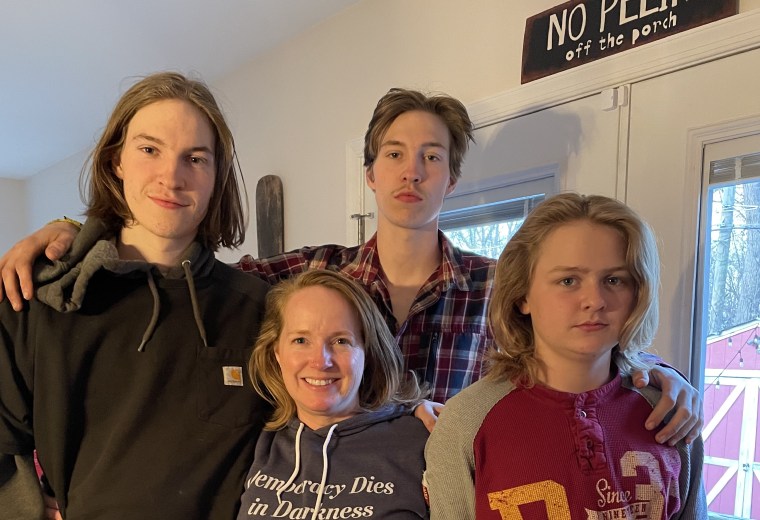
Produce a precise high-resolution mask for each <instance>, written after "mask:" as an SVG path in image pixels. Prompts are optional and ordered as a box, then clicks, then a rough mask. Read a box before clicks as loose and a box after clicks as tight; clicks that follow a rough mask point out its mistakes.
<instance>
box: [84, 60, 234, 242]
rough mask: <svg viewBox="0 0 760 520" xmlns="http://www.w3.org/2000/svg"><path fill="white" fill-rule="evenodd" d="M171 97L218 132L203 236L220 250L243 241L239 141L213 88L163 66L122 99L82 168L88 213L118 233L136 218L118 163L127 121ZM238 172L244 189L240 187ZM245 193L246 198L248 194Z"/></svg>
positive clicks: (215, 134) (201, 225)
mask: <svg viewBox="0 0 760 520" xmlns="http://www.w3.org/2000/svg"><path fill="white" fill-rule="evenodd" d="M167 99H177V100H181V101H186V102H188V103H190V104H191V105H193V106H194V107H195V108H197V109H198V110H200V111H201V113H203V114H204V115H205V116H206V118H207V119H208V122H209V125H210V126H211V130H212V131H213V133H214V137H215V143H214V164H215V165H216V175H215V176H214V190H213V192H212V194H211V200H210V201H209V205H208V210H207V212H206V216H205V217H204V219H203V221H202V222H201V224H200V226H199V227H198V237H197V240H199V241H200V242H201V243H202V244H203V245H204V246H205V247H207V248H209V249H211V250H212V251H216V250H217V249H219V247H237V246H240V245H241V244H242V243H243V240H244V238H245V228H246V226H247V212H246V211H245V210H244V208H247V207H248V197H247V193H246V190H245V181H244V180H243V178H242V175H240V172H239V171H238V170H237V169H236V168H235V142H234V140H233V138H232V132H231V131H230V128H229V126H227V122H226V121H225V119H224V115H223V114H222V111H221V109H220V108H219V106H218V105H217V103H216V100H215V99H214V96H213V94H212V93H211V91H210V90H209V88H208V87H207V86H206V85H205V84H204V83H203V82H201V81H198V80H191V79H188V78H186V77H185V76H183V75H181V74H178V73H175V72H161V73H157V74H152V75H150V76H147V77H145V78H143V79H142V80H141V81H139V82H137V83H136V84H134V85H133V86H132V87H131V88H130V89H129V90H127V92H126V93H124V95H123V96H122V97H121V99H119V101H118V102H117V103H116V106H115V107H114V109H113V112H112V113H111V116H110V118H109V119H108V123H107V124H106V128H105V130H104V131H103V134H102V135H101V136H100V139H99V140H98V144H97V145H96V146H95V149H94V150H93V151H92V153H91V154H90V157H89V160H88V161H87V163H86V164H85V166H84V168H83V169H82V176H81V177H80V191H81V192H82V194H85V193H86V194H87V196H86V197H85V198H86V200H87V211H86V215H87V216H88V217H98V218H100V219H102V220H103V221H104V222H105V224H106V226H107V228H108V229H109V230H110V231H111V232H112V233H117V232H118V231H119V230H120V229H122V228H123V227H125V226H126V225H128V224H129V223H130V222H132V221H133V219H134V216H133V215H132V212H131V211H130V209H129V206H128V205H127V202H126V200H125V198H124V184H123V181H122V180H121V179H119V177H118V176H117V175H116V165H117V164H118V162H119V156H120V154H121V150H122V148H123V146H124V141H125V139H126V136H127V127H128V126H129V123H130V121H132V118H133V117H134V116H135V114H136V113H137V112H138V111H139V110H140V109H141V108H143V107H145V106H147V105H150V104H151V103H155V102H157V101H163V100H167ZM238 176H239V177H240V183H241V185H242V190H241V188H240V187H238ZM243 199H244V200H243Z"/></svg>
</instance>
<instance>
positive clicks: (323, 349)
mask: <svg viewBox="0 0 760 520" xmlns="http://www.w3.org/2000/svg"><path fill="white" fill-rule="evenodd" d="M309 364H310V365H311V367H312V368H319V369H324V368H329V367H331V366H332V365H333V361H332V351H331V350H330V346H329V345H321V346H317V347H315V348H314V349H312V352H311V356H310V359H309Z"/></svg>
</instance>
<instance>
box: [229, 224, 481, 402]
mask: <svg viewBox="0 0 760 520" xmlns="http://www.w3.org/2000/svg"><path fill="white" fill-rule="evenodd" d="M438 235H439V243H440V244H441V251H442V253H443V261H442V262H441V265H440V267H439V268H438V270H437V271H436V272H435V273H433V274H432V275H431V276H430V278H429V279H428V281H427V282H425V284H424V285H423V286H422V287H421V288H420V291H419V292H418V293H417V297H416V299H415V300H414V303H413V304H412V307H411V309H410V310H409V316H408V317H407V318H406V321H405V322H404V323H402V324H401V325H400V326H399V325H398V324H397V323H396V318H395V317H394V316H393V312H392V308H391V300H390V296H389V294H388V289H387V286H386V283H385V277H384V275H383V273H382V269H381V268H380V260H379V258H378V255H377V246H376V240H375V237H374V236H373V237H372V238H371V239H370V240H369V241H368V242H366V243H365V244H363V245H361V246H354V247H344V246H339V245H325V246H318V247H304V248H302V249H297V250H295V251H291V252H289V253H283V254H281V255H277V256H273V257H270V258H264V259H255V258H253V257H252V256H250V255H246V256H244V257H243V258H241V259H240V261H239V262H238V263H237V264H235V267H237V268H238V269H241V270H242V271H244V272H248V273H253V274H257V275H258V276H261V277H262V278H264V279H265V280H267V281H269V282H270V283H272V284H275V283H277V282H278V281H280V280H283V279H285V278H287V277H289V276H293V275H296V274H298V273H301V272H303V271H306V270H308V269H330V270H333V271H338V272H340V273H343V274H344V275H346V276H347V277H349V278H351V279H353V280H355V281H356V282H358V283H359V284H360V285H362V286H363V287H364V288H365V289H366V290H367V292H369V294H370V295H371V296H372V299H373V300H374V301H375V303H376V304H377V306H378V308H379V309H380V312H381V313H382V314H383V317H384V318H385V321H386V323H387V324H388V327H389V328H390V330H391V332H393V334H394V335H395V336H396V341H398V344H399V346H400V347H401V351H402V353H403V354H404V362H405V368H406V369H407V370H412V371H414V372H415V373H416V374H417V377H418V378H419V379H420V381H425V382H427V383H428V384H429V385H430V388H431V392H432V397H431V399H432V400H434V401H437V402H441V403H443V402H445V401H446V400H447V399H448V398H449V397H452V396H453V395H455V394H457V393H458V392H459V391H460V390H462V389H463V388H465V387H466V386H468V385H469V384H470V383H473V382H474V381H476V380H477V379H479V378H480V375H481V370H482V365H483V354H484V353H485V351H486V348H487V347H488V346H489V345H490V344H491V341H492V337H491V334H490V331H489V329H488V325H487V316H486V310H487V307H488V300H489V299H490V297H491V288H492V285H493V274H494V269H495V266H496V262H495V261H494V260H492V259H490V258H486V257H483V256H479V255H476V254H473V253H468V252H465V251H462V250H460V249H457V248H455V247H454V246H452V245H451V243H450V242H449V241H448V240H447V239H446V237H445V236H444V235H443V233H441V232H440V231H439V234H438Z"/></svg>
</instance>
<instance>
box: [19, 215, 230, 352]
mask: <svg viewBox="0 0 760 520" xmlns="http://www.w3.org/2000/svg"><path fill="white" fill-rule="evenodd" d="M214 261H215V260H214V255H213V253H212V252H211V251H209V250H207V249H205V248H204V247H203V246H201V245H200V244H199V243H198V242H193V243H192V244H190V245H189V246H188V247H187V249H185V251H183V253H182V255H181V256H180V262H179V264H178V265H176V266H173V267H171V268H169V269H168V270H165V271H163V272H162V271H159V269H158V268H157V267H156V266H155V265H153V264H150V263H148V262H145V261H142V260H122V259H121V258H119V253H118V251H117V249H116V240H115V238H114V237H113V236H111V235H110V234H109V233H108V231H107V229H106V227H105V225H104V224H103V222H102V221H101V220H99V219H96V218H89V219H87V221H86V222H85V224H84V226H83V227H82V230H81V231H80V232H79V234H78V235H77V237H76V238H75V240H74V243H73V244H72V247H71V250H70V252H69V253H68V254H66V255H65V256H64V257H63V258H62V259H61V260H58V261H55V262H50V261H49V260H46V259H41V260H39V261H38V263H37V264H36V265H35V276H34V280H35V285H36V286H37V289H36V292H35V295H36V297H37V299H38V300H39V301H40V302H42V303H44V304H46V305H48V306H50V307H52V308H54V309H56V310H57V311H59V312H74V311H77V310H79V309H80V308H81V307H82V302H83V301H84V297H85V294H86V293H87V286H88V284H89V283H90V280H91V279H92V277H93V276H94V275H95V273H97V272H98V271H99V270H101V269H105V270H106V271H109V272H112V273H114V274H117V275H124V276H129V275H137V276H139V275H140V274H141V273H143V275H144V276H145V278H146V280H147V283H148V287H149V288H150V291H151V294H152V295H153V311H152V316H151V319H150V322H149V324H148V327H147V329H146V330H145V332H144V333H143V336H142V341H141V342H140V345H139V347H138V350H140V351H142V350H143V349H144V348H145V344H146V343H147V342H148V341H149V340H150V337H151V336H152V334H153V331H154V329H155V327H156V323H157V321H158V315H159V312H160V310H161V301H160V298H159V294H158V289H157V287H156V278H167V279H185V280H187V285H188V290H189V291H190V298H191V301H192V305H193V314H194V317H195V323H196V326H197V327H198V333H199V334H200V336H201V338H202V339H203V344H204V345H205V346H208V343H207V341H206V331H205V328H204V326H203V322H202V321H201V314H200V309H199V307H198V298H197V295H196V292H195V282H194V278H197V277H203V276H207V275H208V274H210V273H211V271H212V270H213V268H214Z"/></svg>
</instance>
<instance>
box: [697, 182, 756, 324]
mask: <svg viewBox="0 0 760 520" xmlns="http://www.w3.org/2000/svg"><path fill="white" fill-rule="evenodd" d="M710 237H711V240H710V266H709V269H710V271H709V275H708V278H707V281H708V287H707V290H708V299H707V301H708V302H709V303H708V306H709V307H708V309H707V310H708V312H707V330H708V335H718V334H721V333H722V332H723V331H725V330H728V329H731V328H733V327H736V326H738V325H742V324H744V323H748V322H750V321H754V320H756V319H758V318H760V277H758V275H757V273H759V272H760V182H748V183H742V184H734V185H731V186H725V187H720V188H714V189H713V190H712V218H711V222H710Z"/></svg>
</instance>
